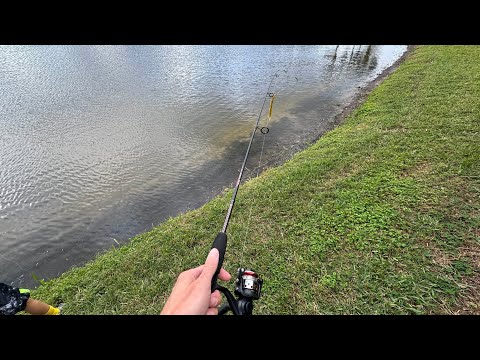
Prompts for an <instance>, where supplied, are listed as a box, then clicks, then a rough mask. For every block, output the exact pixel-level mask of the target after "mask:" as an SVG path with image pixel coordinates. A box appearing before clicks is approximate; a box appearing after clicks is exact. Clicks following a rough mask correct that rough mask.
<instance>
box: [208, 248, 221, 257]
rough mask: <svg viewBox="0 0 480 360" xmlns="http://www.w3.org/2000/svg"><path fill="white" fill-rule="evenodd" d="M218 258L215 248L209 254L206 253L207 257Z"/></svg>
mask: <svg viewBox="0 0 480 360" xmlns="http://www.w3.org/2000/svg"><path fill="white" fill-rule="evenodd" d="M219 256H220V254H219V252H218V249H217V248H213V249H212V250H210V252H209V253H208V257H216V258H218V257H219Z"/></svg>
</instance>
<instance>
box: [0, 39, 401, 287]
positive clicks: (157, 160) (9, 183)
mask: <svg viewBox="0 0 480 360" xmlns="http://www.w3.org/2000/svg"><path fill="white" fill-rule="evenodd" d="M406 48H407V47H406V46H368V45H362V46H358V45H357V46H346V45H345V46H343V45H342V46H339V47H338V48H337V46H335V45H331V46H0V281H3V282H6V283H13V284H15V285H17V286H20V285H21V286H30V287H34V286H36V285H38V282H37V281H36V280H34V279H33V276H32V274H34V275H35V277H37V278H40V279H41V278H44V279H49V278H51V277H55V276H58V275H59V274H60V273H61V272H63V271H65V270H67V269H68V268H70V267H71V266H72V265H79V264H82V263H84V262H85V261H86V260H89V259H91V258H92V257H93V256H94V255H95V254H96V253H98V252H101V251H103V250H106V249H109V248H111V247H112V246H118V245H119V244H123V243H125V242H126V241H127V240H128V239H129V238H130V237H132V236H133V235H136V234H138V233H141V232H143V231H145V230H148V229H150V228H151V227H152V226H154V225H158V224H159V223H161V222H162V221H163V220H165V219H166V218H168V217H169V216H174V215H176V214H178V213H180V212H184V211H186V210H189V209H193V208H196V207H198V206H200V205H202V204H203V203H205V201H207V200H208V199H210V198H212V197H213V196H214V195H215V194H217V193H219V192H220V191H221V190H222V189H224V188H226V187H229V186H230V185H231V184H232V183H233V182H234V181H235V180H236V177H237V176H238V171H239V169H240V166H241V163H242V160H243V157H244V153H245V150H246V145H247V143H248V140H249V137H250V133H251V131H252V129H253V126H254V124H255V121H256V118H257V116H258V112H259V110H260V107H261V104H262V101H263V96H264V94H265V91H266V88H267V86H268V82H269V81H270V78H271V76H272V74H273V73H274V72H275V71H277V70H278V73H279V77H278V78H276V79H275V82H274V85H273V90H274V92H276V93H277V97H276V99H275V104H274V111H273V118H272V123H271V124H270V132H269V134H268V136H267V137H266V142H265V152H266V155H264V160H265V163H266V164H267V165H268V164H274V163H275V162H277V163H278V161H279V159H285V158H287V157H288V156H290V155H291V154H292V152H294V151H295V149H297V148H300V147H301V145H302V144H305V143H308V142H310V141H312V140H313V139H314V138H315V137H316V136H317V135H318V134H319V133H320V132H322V131H323V130H325V129H327V128H329V127H331V125H332V123H333V118H334V116H335V115H337V114H338V113H340V112H341V110H342V108H343V107H344V106H345V105H347V104H348V103H349V101H351V100H352V99H353V97H354V96H355V94H356V93H357V92H358V91H359V89H358V87H360V86H364V85H365V84H366V83H367V82H368V81H370V80H373V79H374V78H375V77H376V76H377V74H379V73H380V72H381V71H382V70H383V69H385V68H386V67H388V66H389V65H391V64H392V63H393V62H394V61H395V60H397V59H398V58H399V57H400V56H401V55H402V54H403V53H404V51H405V50H406ZM262 123H264V120H262ZM256 139H257V138H256ZM258 139H261V137H258ZM260 146H261V141H256V142H255V143H254V144H253V147H252V160H251V161H252V162H251V164H252V165H251V166H248V165H247V167H249V169H250V174H248V173H246V174H245V175H246V176H247V177H248V176H250V175H252V174H254V173H255V169H254V167H255V165H254V164H256V163H257V162H258V160H256V158H257V159H258V154H259V151H260ZM249 163H250V162H249ZM221 222H222V220H221V219H220V220H219V224H220V223H221ZM219 230H220V229H219ZM214 235H215V234H212V238H213V236H214Z"/></svg>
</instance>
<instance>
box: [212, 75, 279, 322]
mask: <svg viewBox="0 0 480 360" xmlns="http://www.w3.org/2000/svg"><path fill="white" fill-rule="evenodd" d="M276 77H278V73H275V74H274V75H272V79H271V80H270V84H269V85H268V89H267V93H266V94H265V97H264V99H263V104H262V108H261V109H260V113H259V114H258V118H257V122H256V123H255V127H254V128H253V131H252V135H251V137H250V142H249V143H248V147H247V151H246V153H245V158H244V159H243V164H242V167H241V169H240V173H239V174H238V179H237V182H236V183H235V187H234V189H233V194H232V199H231V200H230V205H229V207H228V210H227V215H226V216H225V221H224V223H223V227H222V231H221V232H219V233H218V234H217V237H216V238H215V240H214V241H213V245H212V249H213V248H216V249H218V252H219V254H220V256H219V259H218V266H217V270H216V271H215V274H214V275H213V277H212V286H211V290H212V292H214V291H215V290H219V291H220V292H222V293H223V294H225V297H226V298H227V301H228V305H224V306H222V308H221V309H220V310H219V315H222V314H225V313H226V312H228V311H229V310H231V311H232V312H233V313H234V314H235V315H251V314H252V311H253V300H258V299H259V298H260V292H261V289H262V284H263V280H262V279H261V278H260V277H259V276H258V274H257V273H256V272H255V271H253V270H252V269H248V268H239V269H238V273H237V279H236V281H235V295H238V299H235V298H234V296H233V295H232V293H231V292H230V291H229V290H228V289H226V288H225V287H223V286H221V285H218V284H217V278H218V274H219V272H220V269H221V268H222V265H223V259H224V257H225V251H226V250H227V227H228V223H229V222H230V218H231V216H232V210H233V206H234V205H235V199H236V198H237V193H238V188H239V187H240V182H241V180H242V176H243V172H244V170H245V166H246V164H247V160H248V155H249V154H250V148H251V147H252V143H253V138H254V137H255V134H256V133H257V130H260V132H261V133H262V134H264V135H265V134H267V133H268V131H269V129H268V127H261V128H260V127H259V123H260V118H261V116H262V113H263V109H264V107H265V103H266V102H267V99H268V98H270V110H269V117H271V116H272V106H273V100H274V98H275V94H274V93H273V92H270V88H271V87H272V84H273V80H274V79H275V78H276Z"/></svg>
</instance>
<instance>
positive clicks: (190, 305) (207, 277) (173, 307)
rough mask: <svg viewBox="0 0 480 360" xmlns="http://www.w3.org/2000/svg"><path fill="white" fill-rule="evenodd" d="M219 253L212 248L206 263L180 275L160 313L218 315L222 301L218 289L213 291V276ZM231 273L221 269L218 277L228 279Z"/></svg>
mask: <svg viewBox="0 0 480 360" xmlns="http://www.w3.org/2000/svg"><path fill="white" fill-rule="evenodd" d="M218 258H219V253H218V250H217V249H216V248H213V249H212V250H210V252H209V254H208V256H207V260H206V261H205V264H204V265H200V266H199V267H196V268H194V269H190V270H186V271H184V272H182V273H181V274H180V275H178V279H177V282H176V283H175V286H174V287H173V290H172V293H171V294H170V297H169V298H168V300H167V302H166V304H165V306H164V307H163V310H162V312H161V313H160V315H218V309H217V306H218V305H220V302H221V301H222V295H221V294H220V292H219V291H218V290H215V291H214V292H213V293H212V292H211V285H212V277H213V274H215V271H217V266H218ZM231 277H232V276H231V275H230V274H229V273H228V272H227V271H226V270H224V269H223V268H222V269H221V270H220V273H219V274H218V278H219V279H220V280H224V281H228V280H230V279H231Z"/></svg>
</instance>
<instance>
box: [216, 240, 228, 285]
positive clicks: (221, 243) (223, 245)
mask: <svg viewBox="0 0 480 360" xmlns="http://www.w3.org/2000/svg"><path fill="white" fill-rule="evenodd" d="M213 248H216V249H218V252H219V254H220V257H219V259H218V266H217V271H215V275H213V277H212V292H214V291H215V288H216V287H217V276H218V273H219V272H220V269H221V268H222V265H223V258H224V257H225V251H226V250H227V234H225V233H223V232H219V233H218V235H217V237H216V238H215V240H213V245H212V249H213Z"/></svg>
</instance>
